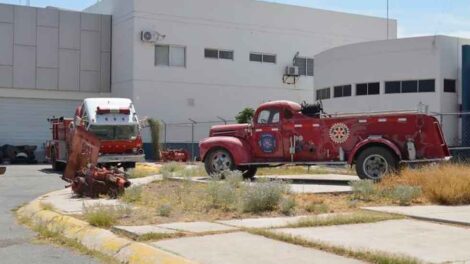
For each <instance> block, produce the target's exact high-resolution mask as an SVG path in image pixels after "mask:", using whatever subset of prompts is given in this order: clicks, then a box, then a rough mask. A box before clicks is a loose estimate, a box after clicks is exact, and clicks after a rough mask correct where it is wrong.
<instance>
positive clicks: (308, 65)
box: [307, 59, 314, 76]
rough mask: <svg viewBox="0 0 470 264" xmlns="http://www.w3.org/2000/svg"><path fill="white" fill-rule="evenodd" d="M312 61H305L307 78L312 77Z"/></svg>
mask: <svg viewBox="0 0 470 264" xmlns="http://www.w3.org/2000/svg"><path fill="white" fill-rule="evenodd" d="M313 66H314V63H313V59H307V76H313Z"/></svg>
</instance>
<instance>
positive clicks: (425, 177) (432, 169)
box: [379, 164, 470, 205]
mask: <svg viewBox="0 0 470 264" xmlns="http://www.w3.org/2000/svg"><path fill="white" fill-rule="evenodd" d="M399 185H401V186H406V185H409V186H416V187H419V188H421V191H422V197H423V198H425V199H426V200H427V201H429V202H431V203H436V204H442V205H464V204H470V165H464V164H440V165H433V166H426V167H421V168H419V169H409V168H407V169H404V170H403V171H402V172H401V173H400V175H392V176H389V177H386V178H385V179H384V180H383V181H382V182H381V183H380V184H379V187H380V188H382V189H387V188H388V189H390V188H393V187H396V186H399Z"/></svg>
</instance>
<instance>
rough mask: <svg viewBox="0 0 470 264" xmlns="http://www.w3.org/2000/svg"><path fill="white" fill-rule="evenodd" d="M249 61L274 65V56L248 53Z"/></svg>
mask: <svg viewBox="0 0 470 264" xmlns="http://www.w3.org/2000/svg"><path fill="white" fill-rule="evenodd" d="M250 61H256V62H264V63H276V55H274V54H265V53H259V52H252V53H250Z"/></svg>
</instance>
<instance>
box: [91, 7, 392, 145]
mask: <svg viewBox="0 0 470 264" xmlns="http://www.w3.org/2000/svg"><path fill="white" fill-rule="evenodd" d="M129 2H133V3H134V4H133V5H132V6H131V5H130V4H129ZM126 9H127V10H126ZM124 10H126V11H124ZM87 11H91V12H103V13H111V14H113V71H112V73H113V85H112V93H113V95H114V96H119V97H131V98H132V99H133V100H134V101H135V104H136V107H137V110H138V111H139V112H140V115H141V116H149V117H154V118H158V119H162V120H164V121H166V122H187V121H188V118H192V119H194V120H196V121H209V120H217V116H220V117H223V118H226V119H233V117H234V116H235V115H236V113H238V112H239V111H240V110H241V109H243V108H244V107H247V106H250V107H256V106H257V105H258V104H260V103H262V102H265V101H269V100H277V99H289V100H294V101H297V102H301V101H304V100H306V101H312V100H313V99H314V98H313V87H314V78H313V77H306V76H302V77H301V78H300V79H299V80H298V82H297V83H296V85H287V84H283V82H282V75H283V73H284V70H285V67H286V66H288V65H292V60H293V58H294V55H295V54H296V53H297V52H299V56H301V57H311V58H313V57H314V55H315V54H317V53H319V52H321V51H323V50H326V49H329V48H331V47H336V46H341V45H345V44H350V43H356V42H363V41H370V40H378V39H385V38H386V37H387V36H386V32H387V30H386V25H387V21H386V20H385V19H381V18H374V17H366V16H359V15H351V14H345V13H338V12H330V11H324V10H317V9H311V8H303V7H295V6H288V5H280V4H272V3H266V2H261V1H254V0H223V1H220V0H198V1H190V0H174V1H165V0H140V1H125V2H123V1H116V2H112V1H110V0H103V1H101V2H100V3H98V4H97V5H96V6H93V7H90V8H89V9H87ZM131 27H132V28H133V31H132V32H131V30H130V28H131ZM396 27H397V26H396V21H394V20H392V21H391V23H390V31H389V34H390V36H389V37H390V38H396ZM142 30H154V31H158V32H160V33H162V34H165V35H166V38H165V39H164V40H163V41H160V42H159V44H171V45H180V46H184V47H186V67H185V68H178V67H157V66H155V58H154V56H155V47H154V45H152V44H149V43H143V42H142V41H141V40H140V38H139V33H140V31H142ZM129 40H132V43H130V42H129ZM131 47H132V48H131ZM205 48H216V49H226V50H234V56H235V58H234V60H233V61H230V60H214V59H206V58H204V49H205ZM250 52H264V53H273V54H276V55H277V63H276V64H268V63H257V62H250V61H249V53H250ZM129 65H132V68H130V67H129ZM200 134H201V135H200V136H199V135H198V138H200V137H203V136H205V135H207V129H206V130H205V131H202V132H201V133H200ZM198 138H197V139H198ZM174 140H177V141H180V140H188V138H185V139H181V138H180V139H177V138H175V139H174Z"/></svg>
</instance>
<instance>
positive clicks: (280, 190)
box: [241, 181, 289, 213]
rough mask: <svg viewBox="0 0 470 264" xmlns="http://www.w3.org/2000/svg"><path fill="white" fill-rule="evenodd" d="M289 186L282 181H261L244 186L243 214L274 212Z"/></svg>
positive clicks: (242, 198) (242, 196) (242, 195)
mask: <svg viewBox="0 0 470 264" xmlns="http://www.w3.org/2000/svg"><path fill="white" fill-rule="evenodd" d="M288 191H289V186H288V185H287V184H285V183H283V182H281V181H271V182H269V181H261V182H257V183H254V184H250V185H246V186H244V188H243V190H242V193H241V209H242V211H243V212H251V213H260V212H265V211H272V210H274V209H275V208H276V207H277V206H278V205H279V202H280V201H281V198H282V196H283V194H285V193H287V192H288Z"/></svg>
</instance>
